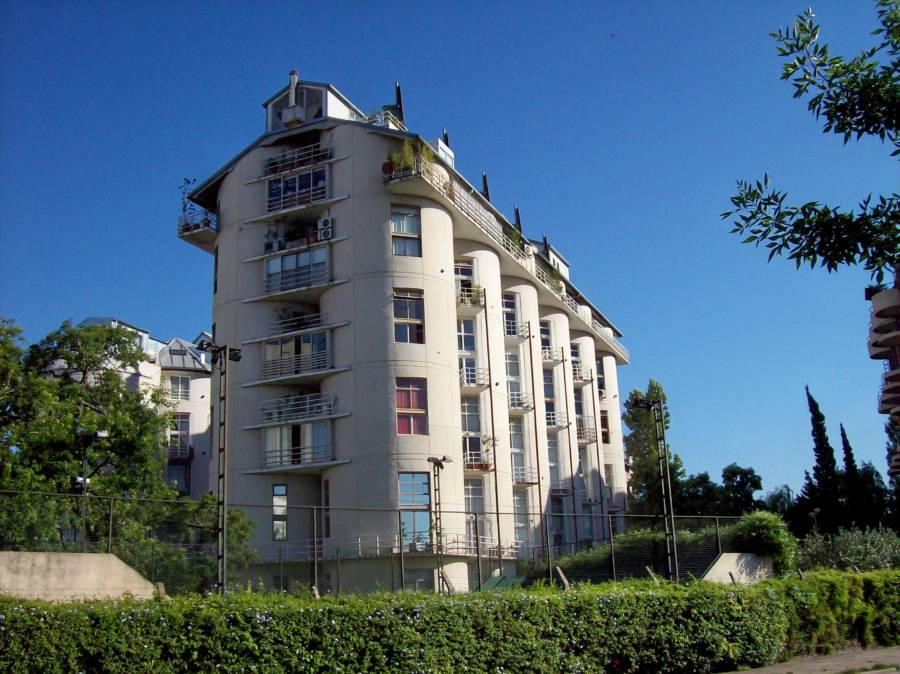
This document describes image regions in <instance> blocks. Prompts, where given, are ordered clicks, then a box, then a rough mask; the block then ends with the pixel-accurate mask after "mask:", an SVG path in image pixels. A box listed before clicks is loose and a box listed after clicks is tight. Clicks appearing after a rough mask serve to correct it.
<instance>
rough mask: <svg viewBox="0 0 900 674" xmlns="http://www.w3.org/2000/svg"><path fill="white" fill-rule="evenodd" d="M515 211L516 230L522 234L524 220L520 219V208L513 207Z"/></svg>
mask: <svg viewBox="0 0 900 674" xmlns="http://www.w3.org/2000/svg"><path fill="white" fill-rule="evenodd" d="M513 210H514V211H515V213H516V221H515V225H516V229H518V230H519V234H521V233H522V218H521V217H519V207H518V206H513Z"/></svg>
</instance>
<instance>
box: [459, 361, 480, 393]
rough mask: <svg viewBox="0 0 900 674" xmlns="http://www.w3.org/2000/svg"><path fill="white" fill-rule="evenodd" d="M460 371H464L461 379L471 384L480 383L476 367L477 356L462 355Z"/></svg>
mask: <svg viewBox="0 0 900 674" xmlns="http://www.w3.org/2000/svg"><path fill="white" fill-rule="evenodd" d="M459 371H460V372H461V373H462V379H461V381H462V382H463V383H465V384H468V385H469V386H474V385H476V384H477V383H478V369H477V368H476V367H475V358H473V357H472V356H460V358H459Z"/></svg>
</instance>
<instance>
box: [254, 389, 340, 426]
mask: <svg viewBox="0 0 900 674" xmlns="http://www.w3.org/2000/svg"><path fill="white" fill-rule="evenodd" d="M333 414H334V395H333V394H331V393H310V394H308V395H295V396H284V397H282V398H274V399H272V400H263V401H262V402H261V403H260V404H259V421H260V423H262V424H290V423H296V422H299V421H306V420H308V419H317V418H321V417H328V416H331V415H333Z"/></svg>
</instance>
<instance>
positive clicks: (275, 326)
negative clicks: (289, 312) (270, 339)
mask: <svg viewBox="0 0 900 674" xmlns="http://www.w3.org/2000/svg"><path fill="white" fill-rule="evenodd" d="M327 323H328V318H327V316H326V315H325V314H321V313H320V314H304V315H302V316H288V317H287V318H279V319H278V320H275V321H272V322H271V323H269V334H270V335H273V336H274V335H286V334H289V333H292V332H303V331H304V330H311V329H314V328H320V327H322V326H323V325H326V324H327Z"/></svg>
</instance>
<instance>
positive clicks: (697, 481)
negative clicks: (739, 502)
mask: <svg viewBox="0 0 900 674" xmlns="http://www.w3.org/2000/svg"><path fill="white" fill-rule="evenodd" d="M672 492H673V498H674V501H675V512H676V513H677V514H679V515H719V514H721V513H720V506H721V503H722V498H723V496H724V494H723V490H722V487H720V486H719V485H717V484H716V483H715V482H713V480H712V478H710V476H709V473H707V472H705V471H704V472H702V473H698V474H696V475H690V476H689V477H687V478H686V479H684V480H682V481H679V482H677V483H675V484H674V485H672Z"/></svg>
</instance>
